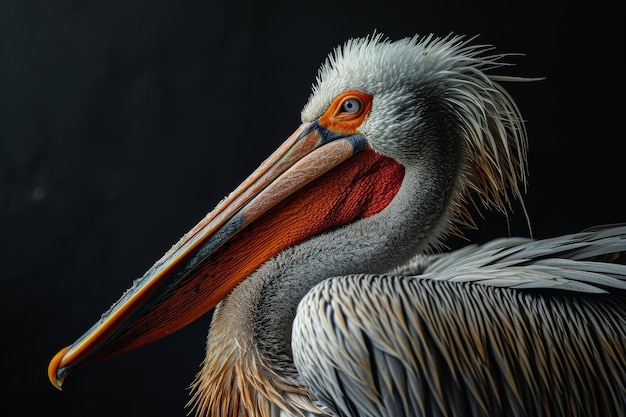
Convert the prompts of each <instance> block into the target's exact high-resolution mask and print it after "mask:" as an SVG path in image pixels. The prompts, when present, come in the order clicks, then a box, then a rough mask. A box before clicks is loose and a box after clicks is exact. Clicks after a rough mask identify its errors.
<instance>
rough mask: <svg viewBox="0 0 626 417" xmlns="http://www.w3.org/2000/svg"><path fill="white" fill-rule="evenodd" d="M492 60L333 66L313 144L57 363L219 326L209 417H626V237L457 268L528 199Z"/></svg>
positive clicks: (281, 158) (426, 40)
mask: <svg viewBox="0 0 626 417" xmlns="http://www.w3.org/2000/svg"><path fill="white" fill-rule="evenodd" d="M491 51H492V48H491V47H490V46H488V45H486V46H485V45H475V44H473V39H469V40H467V39H465V38H463V37H457V36H448V37H444V38H437V37H434V36H432V35H431V36H426V37H419V36H415V37H412V38H406V39H401V40H397V41H390V40H388V39H385V38H383V37H382V35H381V34H375V35H373V36H371V37H367V38H360V39H352V40H349V41H348V42H346V43H345V44H344V45H343V46H342V47H338V48H336V49H335V50H334V51H333V53H331V54H330V55H329V57H328V59H327V60H326V62H325V63H324V64H323V65H322V67H321V69H320V71H319V73H318V77H317V80H316V83H315V84H314V86H313V91H312V94H311V96H310V98H309V100H308V102H307V104H306V105H305V106H304V109H303V110H302V124H301V126H300V127H298V128H297V129H296V131H295V132H294V133H293V134H292V135H291V136H290V137H289V138H288V139H287V140H286V141H285V142H284V143H283V144H282V145H281V146H280V147H279V148H278V149H277V150H276V151H275V152H274V153H273V154H272V155H271V156H270V157H269V158H268V159H267V160H266V161H264V162H263V163H262V164H261V165H260V166H259V168H258V169H257V170H255V171H254V172H253V173H252V174H251V175H250V177H248V178H247V179H246V180H245V181H244V182H243V183H242V184H241V185H240V186H239V187H238V188H237V189H236V190H235V191H233V192H232V193H231V194H230V195H229V196H228V197H227V198H225V199H224V200H223V201H221V202H220V203H219V204H218V205H217V206H216V208H215V209H214V210H212V211H211V212H210V213H209V214H208V215H207V216H206V217H205V218H203V219H202V220H201V221H200V222H199V223H198V224H197V225H196V226H195V227H194V228H193V229H192V230H190V231H189V232H188V233H187V234H185V235H184V236H183V237H182V238H181V239H180V241H179V242H177V243H176V244H175V245H174V246H173V247H172V248H171V249H170V250H169V251H168V252H167V253H165V255H164V256H163V257H162V258H161V259H159V260H158V261H157V262H156V263H155V264H154V266H153V267H152V268H150V269H149V270H148V271H147V272H146V273H145V275H144V276H143V277H141V278H139V279H137V280H136V281H135V282H134V283H133V285H132V286H131V288H130V289H129V290H127V291H126V292H125V293H124V294H123V295H122V297H121V298H120V299H119V300H118V301H117V302H116V303H115V304H113V305H112V306H111V308H110V309H109V311H108V312H106V313H105V314H104V315H103V316H102V317H101V318H100V320H98V321H97V322H96V323H95V324H94V325H93V326H92V327H91V328H90V329H89V330H88V331H87V332H86V333H84V334H83V335H82V336H81V337H80V338H79V339H78V340H76V341H75V342H74V343H73V344H71V345H70V346H68V347H66V348H64V349H62V350H61V351H60V352H59V353H58V354H57V355H56V356H55V357H54V358H53V360H52V361H51V362H50V366H49V377H50V380H51V382H52V383H53V384H54V385H55V386H57V387H58V388H61V385H62V383H63V381H64V379H65V377H66V376H67V374H68V373H69V372H70V371H71V370H73V369H74V368H78V367H80V366H84V365H88V364H90V363H93V362H96V361H100V360H103V359H105V358H109V357H112V356H115V355H118V354H121V353H124V352H127V351H129V350H132V349H135V348H137V347H139V346H142V345H145V344H148V343H151V342H153V341H156V340H158V339H160V338H162V337H164V336H166V335H168V334H171V333H172V332H174V331H176V330H178V329H180V328H181V327H183V326H185V325H187V324H188V323H190V322H192V321H193V320H195V319H196V318H198V317H200V316H201V315H203V314H205V313H206V312H208V311H210V310H213V318H212V322H211V327H210V330H209V335H208V339H207V348H206V357H205V359H204V361H203V364H202V366H201V369H200V371H199V372H198V374H197V375H196V378H195V381H194V382H193V384H192V397H191V399H190V402H189V404H188V406H189V407H190V408H191V409H192V410H193V411H194V412H195V413H196V414H197V415H198V416H242V417H243V416H250V417H251V416H368V417H369V416H371V417H373V416H380V417H382V416H396V417H398V416H411V417H416V416H565V415H567V416H623V415H625V414H626V347H625V346H626V266H625V265H624V262H623V261H624V257H623V252H624V251H625V250H626V227H625V226H620V225H615V226H606V227H597V228H593V229H589V230H585V231H577V232H576V233H572V234H570V235H565V236H559V237H554V238H551V239H543V240H534V239H530V238H513V237H508V238H502V239H497V240H494V241H492V242H489V243H486V244H482V245H476V244H470V245H468V246H467V247H465V248H462V249H459V250H457V251H453V252H445V251H443V250H442V249H443V245H442V242H443V239H444V238H445V236H446V235H447V234H449V233H456V234H460V233H462V230H461V229H462V228H463V227H466V226H472V225H473V222H472V219H471V215H470V214H469V213H470V212H469V210H467V208H466V207H467V206H468V205H472V204H473V205H474V206H476V207H478V208H480V207H484V208H493V209H495V210H498V211H500V212H503V213H507V212H508V211H510V210H511V201H513V200H519V201H521V200H522V192H523V190H524V189H525V186H526V176H527V172H526V171H527V168H526V156H527V149H526V148H527V138H526V132H525V130H524V125H523V122H522V118H521V115H520V111H519V109H518V107H517V106H516V104H515V102H514V101H513V99H512V98H511V97H510V96H509V94H508V93H507V92H506V90H505V89H504V88H503V87H502V86H501V85H500V82H503V81H513V80H515V79H512V78H507V77H502V76H497V75H493V74H491V71H493V70H494V69H497V68H499V67H501V66H503V65H507V63H506V62H505V58H506V57H507V55H504V54H492V53H491Z"/></svg>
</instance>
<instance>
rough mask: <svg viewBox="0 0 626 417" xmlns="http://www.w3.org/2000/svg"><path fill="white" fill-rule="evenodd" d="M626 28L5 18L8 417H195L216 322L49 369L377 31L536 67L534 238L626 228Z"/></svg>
mask: <svg viewBox="0 0 626 417" xmlns="http://www.w3.org/2000/svg"><path fill="white" fill-rule="evenodd" d="M621 16H622V14H621V13H618V10H617V4H616V5H615V6H614V7H613V6H610V5H609V4H607V3H602V2H591V3H588V4H587V5H586V6H584V7H581V8H575V7H574V6H573V5H572V4H571V3H569V2H561V3H549V2H517V3H508V4H507V3H506V2H502V1H499V2H495V1H494V2H478V3H477V2H458V3H456V2H450V1H446V2H437V1H419V2H418V1H416V2H411V3H408V2H407V3H398V2H394V1H380V3H374V2H367V1H365V2H364V1H342V2H327V3H322V2H306V3H294V2H284V3H267V2H226V1H219V2H218V1H212V2H201V1H174V0H152V1H101V2H96V1H87V0H85V1H78V0H75V1H61V0H59V1H52V2H51V1H43V0H41V1H35V0H9V1H7V0H5V1H2V2H0V244H1V245H2V246H1V250H0V256H1V258H0V279H1V283H2V289H1V292H0V294H1V299H0V305H1V306H2V315H1V317H2V319H1V320H2V321H1V322H0V324H1V326H2V328H1V330H2V333H1V337H2V339H1V344H0V349H1V350H0V353H1V358H2V359H1V362H0V367H1V368H0V369H1V370H2V378H1V379H0V381H1V382H0V384H1V385H0V388H1V389H0V395H1V396H2V401H1V402H0V404H1V405H0V407H3V408H5V409H4V410H0V414H2V415H4V416H9V415H25V414H29V415H44V413H45V415H61V414H63V415H65V416H68V417H69V416H112V415H115V416H119V417H122V416H139V415H159V416H160V415H179V416H183V415H185V412H186V411H185V410H184V408H183V406H184V404H185V402H186V401H187V398H188V397H187V396H188V393H187V387H188V385H189V384H190V383H191V381H192V379H193V376H194V375H195V373H196V372H197V370H198V369H199V365H200V362H201V360H202V358H203V350H204V341H205V337H206V331H207V328H208V324H209V318H208V316H205V317H204V318H202V319H200V320H198V321H197V322H196V323H194V324H193V325H191V326H189V327H188V328H186V329H183V330H182V331H180V332H179V333H177V334H175V335H174V336H171V337H168V338H166V339H164V340H162V341H160V342H158V343H156V344H153V345H150V346H147V347H144V348H142V349H139V350H137V351H135V352H132V353H129V354H127V355H124V356H122V357H119V358H115V359H112V360H109V361H106V362H104V363H101V364H97V365H94V366H91V367H89V368H85V369H80V370H77V371H75V372H74V373H73V374H72V375H70V376H69V378H68V379H67V380H66V383H65V386H64V390H63V392H58V391H57V390H56V389H54V388H53V387H52V386H51V385H50V384H49V382H48V380H47V376H46V370H47V365H48V361H49V360H50V358H51V357H52V356H53V355H54V353H56V352H57V351H58V350H59V349H60V348H62V347H64V346H65V345H67V344H69V343H71V342H72V341H74V340H75V339H76V338H77V337H78V336H79V335H80V334H82V332H84V331H85V330H86V329H87V328H88V327H89V326H90V325H91V324H93V323H94V322H95V321H96V320H97V319H98V317H99V316H100V314H101V313H102V312H104V311H105V310H106V309H107V308H108V307H109V305H110V304H111V303H112V302H113V301H115V300H116V299H117V298H118V297H119V296H120V295H121V293H122V291H123V290H125V289H126V288H127V287H128V286H129V285H130V283H131V281H132V279H134V278H137V277H139V276H141V275H142V274H143V272H144V271H145V270H146V269H147V268H148V267H149V266H151V265H152V263H153V262H154V261H155V260H156V259H158V258H159V257H160V256H161V255H162V254H163V253H164V252H165V251H166V250H167V249H168V248H169V247H170V246H171V245H172V244H173V243H174V242H175V241H177V240H178V238H179V237H180V236H182V234H183V233H184V232H186V231H187V230H188V229H189V228H190V227H191V226H193V225H194V224H195V223H196V222H197V221H198V220H200V219H201V218H202V217H203V216H204V214H206V212H208V211H209V210H210V209H211V208H212V207H213V206H214V205H215V204H216V203H217V202H218V201H219V200H220V199H221V198H222V197H223V196H225V195H226V194H227V193H228V192H229V191H230V190H232V188H233V187H234V186H236V185H237V184H238V183H239V182H240V181H241V180H242V179H243V178H244V177H245V176H246V175H247V174H248V173H250V172H251V170H252V169H253V168H254V167H255V166H256V165H257V164H258V163H259V162H260V161H261V160H263V159H264V158H265V157H266V156H267V155H268V154H269V153H270V152H271V150H273V149H274V148H275V147H276V146H277V145H278V144H279V143H280V142H281V141H282V140H283V139H285V138H286V137H287V136H288V135H289V134H290V133H291V132H292V131H293V130H294V129H295V128H296V127H297V126H298V125H299V113H300V110H301V108H302V106H303V105H304V103H305V102H306V100H307V98H308V96H309V93H310V86H311V84H312V83H313V82H314V79H315V75H316V74H317V69H318V66H319V64H320V63H321V62H322V61H323V59H324V58H325V57H326V55H327V54H328V53H329V52H330V51H331V50H332V48H334V47H335V46H336V45H337V44H340V43H343V42H344V41H345V40H346V39H348V38H350V37H355V36H365V35H368V34H371V33H372V32H373V31H374V30H375V29H376V30H378V31H381V32H383V33H384V34H385V35H387V36H389V37H391V38H392V39H397V38H400V37H405V36H412V35H414V34H416V33H419V34H428V33H430V32H433V33H435V34H437V35H447V34H449V33H451V32H452V33H456V34H467V35H470V36H472V35H480V36H479V38H478V40H477V42H481V43H488V44H493V45H495V46H496V47H497V49H498V50H499V51H502V52H514V53H522V54H524V56H520V57H516V58H514V59H513V60H514V62H515V63H516V65H515V66H514V67H512V68H510V69H507V70H505V72H506V73H507V74H510V75H518V76H527V77H546V80H544V81H539V82H532V83H520V84H513V85H508V86H509V90H510V91H511V93H512V95H513V96H514V97H515V99H516V100H517V102H518V104H519V105H520V108H521V111H522V113H523V114H524V117H525V118H526V120H527V128H528V133H529V137H530V153H529V158H530V179H529V188H528V192H527V196H526V205H527V208H528V211H529V215H530V219H531V225H532V230H533V232H534V235H535V236H536V237H544V236H552V235H555V234H561V233H567V232H573V231H577V230H579V229H581V228H584V227H587V226H591V225H594V224H601V223H610V222H619V221H625V220H626V215H625V213H624V204H623V203H622V200H623V187H622V183H623V180H624V174H623V167H622V165H621V164H620V161H621V160H622V159H623V157H622V152H623V151H622V141H623V140H624V134H623V131H622V130H621V126H623V119H624V103H623V101H622V98H623V97H624V87H623V82H622V77H623V74H624V71H623V66H621V64H620V63H619V62H621V61H620V59H621V58H620V55H622V54H623V51H624V48H623V46H622V44H621V39H620V38H619V37H618V33H619V25H620V24H622V22H621ZM480 223H481V231H479V232H471V233H469V234H468V235H469V236H470V237H471V238H472V239H473V240H477V241H484V240H486V239H489V238H491V237H495V236H500V235H508V234H525V235H527V234H528V230H527V228H526V224H525V220H524V218H523V216H522V214H521V211H520V210H519V208H518V209H517V210H516V212H515V213H514V214H513V215H512V216H511V217H510V219H509V222H508V224H507V220H506V218H504V217H503V216H502V215H499V214H497V213H490V212H488V213H486V214H485V220H484V221H481V222H480ZM461 243H462V242H460V241H458V240H451V241H450V242H449V244H450V246H451V247H455V246H458V245H459V244H461ZM11 409H12V410H13V411H9V410H11Z"/></svg>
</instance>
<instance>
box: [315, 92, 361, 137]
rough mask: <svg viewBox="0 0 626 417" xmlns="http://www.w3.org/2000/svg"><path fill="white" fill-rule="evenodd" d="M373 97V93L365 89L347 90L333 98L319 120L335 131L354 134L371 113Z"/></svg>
mask: <svg viewBox="0 0 626 417" xmlns="http://www.w3.org/2000/svg"><path fill="white" fill-rule="evenodd" d="M372 99H373V96H372V95H371V94H368V93H365V92H363V91H358V90H350V91H346V92H344V93H342V94H340V95H339V96H337V97H336V98H335V100H333V102H332V103H331V104H330V106H329V107H328V109H327V110H326V112H325V113H324V114H323V115H322V116H321V117H320V118H319V122H320V124H321V125H322V126H324V127H326V128H328V129H331V130H334V131H335V132H341V133H346V134H353V133H355V132H357V130H358V128H359V126H360V125H361V123H363V120H364V119H365V117H366V116H367V114H368V113H369V111H370V109H371V107H372Z"/></svg>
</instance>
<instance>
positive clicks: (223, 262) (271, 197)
mask: <svg viewBox="0 0 626 417" xmlns="http://www.w3.org/2000/svg"><path fill="white" fill-rule="evenodd" d="M364 149H365V150H367V152H360V151H363V150H364ZM357 154H358V155H362V156H360V157H359V158H360V160H358V161H357V160H355V162H354V163H350V164H347V163H346V162H347V160H348V159H350V160H353V159H356V158H351V157H352V156H353V155H357ZM391 161H392V160H391V159H389V158H385V157H383V156H382V155H380V154H378V153H376V152H374V151H373V150H372V149H371V148H370V147H369V146H368V145H367V141H366V139H365V137H364V136H362V135H360V134H358V133H356V132H355V131H353V132H350V133H345V132H343V133H338V132H337V131H334V130H330V129H328V128H326V127H324V126H322V125H321V124H320V123H319V122H318V121H315V122H313V123H308V124H303V125H301V126H300V127H299V128H298V129H297V130H296V131H295V132H294V133H293V134H292V135H291V136H290V137H289V138H288V139H287V140H286V141H285V142H284V143H283V144H282V145H281V146H280V147H279V148H278V149H277V150H276V151H275V152H274V153H273V154H272V155H271V156H270V157H269V158H268V159H267V160H266V161H265V162H263V163H262V164H261V166H260V167H259V168H258V169H257V170H255V171H254V172H253V173H252V175H250V177H248V178H247V179H246V180H245V181H244V182H243V183H242V184H241V185H240V186H239V187H238V188H237V189H236V190H235V191H234V192H233V193H231V194H230V195H229V196H228V197H227V198H225V199H224V200H223V201H222V202H220V203H219V204H218V205H217V207H216V208H215V209H214V210H213V211H212V212H210V213H209V214H208V215H207V216H206V217H205V218H204V219H202V220H201V221H200V222H199V223H198V224H197V225H196V226H195V227H194V228H193V229H191V230H190V231H189V232H188V233H186V234H185V235H184V236H183V237H182V238H181V239H180V241H179V242H178V243H176V244H175V245H174V246H173V247H172V248H171V249H170V250H169V251H168V252H167V253H165V255H164V256H163V257H162V258H161V259H160V260H158V261H157V262H156V263H155V264H154V265H153V266H152V267H151V268H150V269H149V270H148V271H147V272H146V273H145V274H144V276H143V277H142V278H140V279H138V280H136V281H135V282H134V283H133V285H132V286H131V288H130V289H128V290H127V291H126V292H125V293H124V294H123V295H122V297H121V298H120V299H119V300H118V301H117V302H116V303H115V304H113V305H112V306H111V308H110V309H109V311H108V312H106V313H105V314H103V315H102V317H101V318H100V320H98V321H97V322H96V323H95V324H94V325H93V326H92V327H91V328H90V329H89V330H88V331H87V332H86V333H84V334H83V335H82V336H81V337H80V338H78V340H76V341H75V342H74V343H73V344H72V345H70V346H68V347H66V348H64V349H62V350H61V351H60V352H58V353H57V354H56V355H55V356H54V358H53V359H52V361H51V362H50V364H49V367H48V376H49V378H50V381H51V382H52V384H53V385H54V386H56V387H57V388H58V389H61V386H62V384H63V381H64V379H65V377H66V376H67V375H68V373H69V372H70V371H71V370H72V369H74V368H76V367H79V366H83V365H86V364H89V363H93V362H96V361H99V360H102V359H104V358H108V357H111V356H115V355H119V354H121V353H124V352H127V351H130V350H133V349H135V348H137V347H140V346H143V345H146V344H148V343H151V342H153V341H156V340H158V339H160V338H162V337H164V336H166V335H169V334H171V333H173V332H175V331H177V330H179V329H180V328H182V327H184V326H185V325H187V324H189V323H191V322H192V321H193V320H195V319H197V318H198V317H200V316H201V315H203V314H205V313H206V312H208V311H209V310H211V309H213V308H214V307H215V306H216V305H217V304H218V303H219V302H220V301H221V300H222V299H223V298H224V297H226V296H227V295H228V293H229V292H230V291H231V290H232V289H233V288H234V287H235V286H236V285H237V284H239V283H240V282H241V281H242V280H243V279H245V278H246V277H247V276H248V275H250V274H251V273H253V272H254V271H255V270H256V269H257V268H258V267H259V266H260V265H261V264H262V263H263V262H265V261H267V260H268V259H269V258H270V257H272V256H274V255H275V254H276V253H278V252H280V251H281V250H283V249H285V248H287V247H289V246H292V245H294V244H297V243H298V242H301V241H302V240H304V239H306V238H308V237H310V236H313V235H316V234H319V233H321V232H323V231H325V230H328V229H330V228H333V227H337V226H339V225H342V224H345V223H348V222H350V221H353V220H355V219H357V218H360V217H366V216H368V215H370V214H371V213H374V212H376V211H379V210H381V209H382V208H383V207H384V206H385V205H386V204H387V203H388V200H390V199H391V198H392V197H393V195H395V193H396V192H397V189H398V188H399V184H400V183H401V179H402V176H403V173H404V170H403V168H402V166H401V165H399V164H397V163H395V161H394V162H391ZM374 167H376V168H374ZM379 175H384V176H385V178H384V181H383V180H382V179H381V178H379ZM362 178H368V180H367V184H378V183H380V187H382V188H383V189H382V190H376V193H377V195H382V197H380V198H379V199H378V200H376V199H372V198H371V197H367V196H364V192H363V189H362V188H363V187H361V188H359V186H357V184H358V183H359V182H362V181H364V180H361V179H362ZM389 178H395V180H394V181H392V182H390V181H388V179H389ZM376 187H378V186H376ZM369 188H372V186H371V185H370V186H369ZM333 189H337V192H333V191H332V190H333ZM346 190H347V191H346ZM359 190H361V191H359ZM329 195H336V197H329ZM343 207H346V208H347V209H348V210H344V209H343ZM339 208H341V210H339Z"/></svg>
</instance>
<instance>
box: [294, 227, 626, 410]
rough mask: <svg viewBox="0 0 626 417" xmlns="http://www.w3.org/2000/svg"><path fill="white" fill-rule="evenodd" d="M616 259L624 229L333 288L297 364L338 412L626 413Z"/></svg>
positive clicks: (301, 325) (302, 325)
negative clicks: (611, 257) (614, 254)
mask: <svg viewBox="0 0 626 417" xmlns="http://www.w3.org/2000/svg"><path fill="white" fill-rule="evenodd" d="M612 251H613V252H624V251H626V227H623V226H620V227H614V228H611V229H596V230H591V231H585V232H582V233H578V234H572V235H568V236H563V237H560V238H555V239H545V240H530V239H499V240H497V241H493V242H489V243H488V244H485V245H482V246H477V245H473V246H470V247H467V248H464V249H461V250H459V251H456V252H452V253H449V254H443V255H435V256H432V257H429V258H427V257H423V258H421V259H417V260H416V261H415V262H414V263H412V264H411V265H408V266H407V267H404V268H402V269H399V270H398V271H396V274H395V275H392V274H390V275H382V276H380V275H352V276H346V277H337V278H331V279H327V280H325V281H323V282H322V283H320V284H319V285H317V286H316V287H314V288H313V290H312V291H310V292H309V294H308V295H307V296H306V297H305V298H304V299H303V300H302V302H301V303H300V306H299V309H298V313H297V316H296V319H295V321H294V330H293V353H294V362H295V364H296V366H297V368H298V370H299V372H300V374H301V375H302V378H303V381H304V382H305V384H306V385H307V386H308V389H309V392H310V394H311V395H312V397H313V398H314V399H316V400H318V401H320V402H321V403H322V404H323V405H324V406H326V407H328V409H329V410H331V411H332V412H333V413H335V415H337V416H381V417H382V416H389V415H393V416H398V417H401V416H411V417H416V416H437V415H441V416H444V415H445V416H505V415H506V416H528V415H533V416H557V415H558V416H560V415H571V416H620V415H625V413H626V286H625V283H626V265H619V264H610V263H607V262H599V261H592V259H596V257H601V258H602V257H604V256H605V255H607V254H610V253H611V252H612ZM598 259H600V258H598ZM602 259H603V258H602ZM401 271H404V272H412V273H413V275H411V274H409V276H402V275H400V274H398V273H399V272H401ZM415 272H419V274H415Z"/></svg>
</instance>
